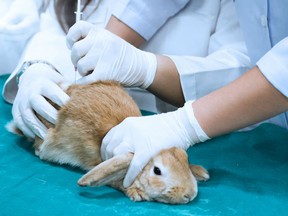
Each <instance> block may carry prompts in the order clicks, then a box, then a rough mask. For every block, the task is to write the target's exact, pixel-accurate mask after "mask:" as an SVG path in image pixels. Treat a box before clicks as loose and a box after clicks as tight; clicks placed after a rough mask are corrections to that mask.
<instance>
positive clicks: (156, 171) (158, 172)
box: [153, 166, 161, 175]
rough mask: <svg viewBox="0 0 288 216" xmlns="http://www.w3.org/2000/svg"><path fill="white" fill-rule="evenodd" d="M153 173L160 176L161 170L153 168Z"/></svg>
mask: <svg viewBox="0 0 288 216" xmlns="http://www.w3.org/2000/svg"><path fill="white" fill-rule="evenodd" d="M153 171H154V173H155V175H161V170H160V169H159V168H158V167H156V166H155V167H154V170H153Z"/></svg>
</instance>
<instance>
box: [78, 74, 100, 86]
mask: <svg viewBox="0 0 288 216" xmlns="http://www.w3.org/2000/svg"><path fill="white" fill-rule="evenodd" d="M98 80H99V79H98ZM98 80H95V79H94V76H93V73H91V74H89V75H87V76H84V77H82V78H79V79H78V80H76V83H77V84H79V85H85V84H88V83H92V82H95V81H98Z"/></svg>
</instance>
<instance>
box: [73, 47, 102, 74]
mask: <svg viewBox="0 0 288 216" xmlns="http://www.w3.org/2000/svg"><path fill="white" fill-rule="evenodd" d="M97 56H98V55H97V53H95V54H94V55H90V54H89V53H88V54H87V55H86V56H84V57H83V58H81V59H80V60H79V61H78V64H77V69H78V72H79V74H80V75H81V76H87V75H89V74H90V73H91V72H92V71H93V70H94V69H95V67H96V65H97V59H98V58H99V57H97Z"/></svg>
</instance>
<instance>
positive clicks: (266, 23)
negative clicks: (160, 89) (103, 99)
mask: <svg viewBox="0 0 288 216" xmlns="http://www.w3.org/2000/svg"><path fill="white" fill-rule="evenodd" d="M152 2H153V3H154V2H155V1H153V0H146V1H137V0H130V1H129V4H128V6H127V7H126V8H125V10H123V11H122V13H121V14H119V18H120V19H121V20H123V21H124V22H125V23H127V24H128V25H130V26H132V27H134V28H135V29H137V31H138V32H139V33H140V34H141V32H142V31H143V32H145V36H146V38H150V37H152V36H153V34H155V29H157V28H159V26H161V25H162V24H163V23H165V22H166V20H168V19H169V18H170V17H171V16H173V15H174V14H176V13H178V12H179V11H180V10H181V8H183V7H184V6H185V5H187V3H188V2H190V3H191V2H194V1H190V0H170V1H166V0H158V1H157V4H158V5H156V6H155V5H153V3H152ZM224 2H225V1H221V3H224ZM234 2H235V8H236V12H237V15H238V17H239V22H240V25H241V29H242V31H243V34H244V38H245V44H246V46H247V48H248V53H249V58H250V61H251V64H252V66H254V65H255V64H257V65H258V67H259V68H260V69H261V71H262V73H263V74H264V75H265V76H266V77H267V79H268V80H269V81H270V82H271V83H272V84H273V85H274V86H275V87H276V88H277V89H278V90H279V91H280V92H281V93H283V94H284V95H285V96H286V97H288V85H287V83H288V61H287V59H288V48H287V47H288V46H287V41H288V39H287V36H288V28H285V27H284V26H287V25H288V13H287V11H286V9H287V7H288V2H287V0H279V1H273V0H253V1H250V0H234ZM214 3H215V2H214ZM211 4H212V2H211ZM163 5H165V12H163V11H162V8H163ZM141 8H145V9H142V10H141ZM137 10H141V13H135V12H134V11H137ZM157 11H161V15H162V16H160V17H157V16H156V17H155V16H153V14H155V13H157ZM129 12H130V13H129ZM133 12H134V13H133ZM162 12H163V13H162ZM233 13H234V10H233ZM130 14H132V15H133V16H131V15H130ZM150 14H152V16H149V15H150ZM226 15H229V11H228V12H227V13H226ZM230 15H231V14H230ZM230 15H229V16H227V17H226V18H225V15H223V16H222V18H221V15H219V18H220V19H219V25H220V26H221V24H220V23H222V25H223V24H224V23H225V21H228V22H229V19H230V18H231V17H230ZM147 17H148V18H147ZM232 17H233V14H232ZM147 19H148V20H149V23H147V22H145V20H147ZM223 22H224V23H223ZM187 28H188V26H187ZM224 29H225V28H224ZM197 32H198V28H197ZM216 32H217V31H216ZM143 34H144V33H143ZM216 35H217V34H216ZM222 36H224V38H222ZM225 36H228V38H229V34H228V35H227V34H223V35H221V34H220V37H218V39H221V38H222V39H223V41H226V39H227V38H226V37H225ZM284 38H285V39H284ZM281 40H282V41H281ZM211 41H213V38H212V37H211ZM280 41H281V42H280ZM277 43H278V44H277ZM216 44H217V43H216ZM276 44H277V46H275V47H273V46H274V45H276ZM235 46H237V44H235ZM272 47H273V48H272ZM271 48H272V49H271ZM238 50H239V49H236V50H234V51H233V50H232V52H235V51H236V52H237V51H238ZM222 51H224V52H225V48H224V50H222ZM226 52H231V49H229V47H228V49H227V50H226ZM267 52H268V53H267ZM265 53H267V54H266V55H265V56H264V57H262V56H263V55H264V54H265ZM243 54H244V55H245V53H243ZM238 55H241V53H238ZM232 56H233V54H232ZM210 57H212V61H209V59H208V58H210ZM213 57H214V61H215V62H214V63H215V64H216V67H215V68H213V67H214V66H215V65H213ZM208 58H197V57H193V56H192V57H191V56H189V57H185V58H182V57H172V59H173V61H174V62H175V64H176V66H177V69H178V71H179V73H180V78H181V84H182V88H183V91H184V95H185V99H186V100H193V99H196V98H198V97H201V96H203V95H205V94H207V93H209V92H210V91H211V90H213V88H215V89H216V88H219V87H221V86H223V85H226V84H227V82H229V81H231V80H233V79H235V78H237V77H238V76H239V75H240V74H241V73H242V72H241V70H242V69H244V68H243V67H242V68H241V67H238V68H234V69H232V70H231V68H229V64H230V63H231V62H227V61H231V60H232V61H233V58H231V57H229V55H228V58H227V56H225V55H222V53H221V50H220V52H219V51H216V52H214V53H211V54H210V56H208ZM241 59H245V57H243V58H240V61H241ZM225 60H227V61H226V62H225ZM217 61H218V62H217ZM236 61H237V60H236ZM227 63H228V64H227ZM232 64H233V63H232ZM244 65H245V64H244ZM210 66H213V67H210ZM227 66H228V67H227ZM217 68H219V69H220V70H218V71H217ZM209 86H210V87H211V88H210V87H209ZM268 122H270V123H274V124H277V125H280V126H282V127H285V128H288V113H287V112H285V113H282V114H280V115H278V116H276V117H274V118H272V119H269V120H268Z"/></svg>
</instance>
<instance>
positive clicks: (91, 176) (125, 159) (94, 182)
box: [78, 153, 133, 186]
mask: <svg viewBox="0 0 288 216" xmlns="http://www.w3.org/2000/svg"><path fill="white" fill-rule="evenodd" d="M132 157H133V154H132V153H128V154H124V155H118V156H115V157H112V158H110V159H109V160H106V161H103V162H102V163H100V164H99V165H97V166H96V167H94V168H93V169H92V170H90V171H89V172H88V173H86V174H85V175H84V176H82V178H80V179H79V180H78V185H80V186H102V185H107V184H108V183H111V182H114V181H117V180H120V179H123V178H124V176H125V174H126V173H127V170H128V167H129V165H130V162H131V160H132Z"/></svg>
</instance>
